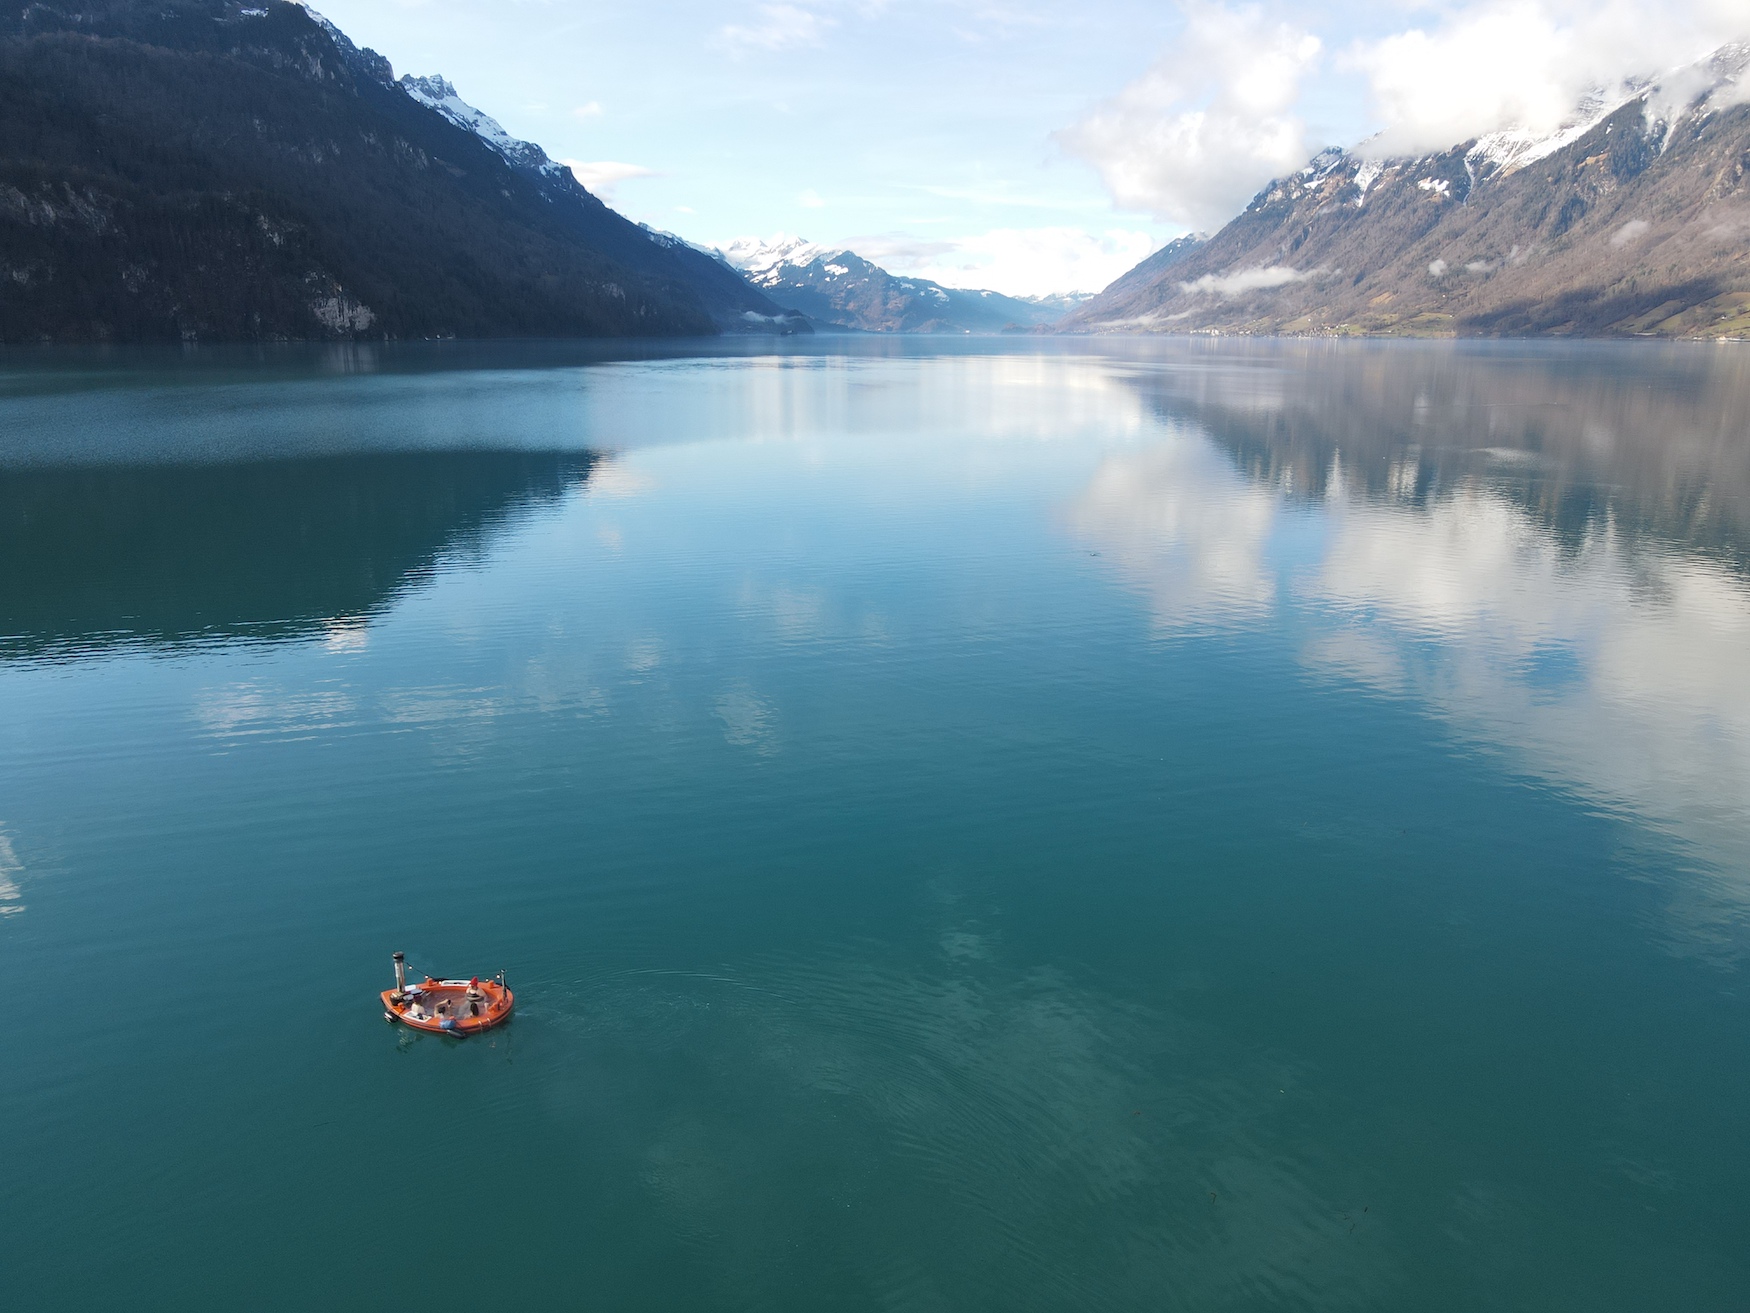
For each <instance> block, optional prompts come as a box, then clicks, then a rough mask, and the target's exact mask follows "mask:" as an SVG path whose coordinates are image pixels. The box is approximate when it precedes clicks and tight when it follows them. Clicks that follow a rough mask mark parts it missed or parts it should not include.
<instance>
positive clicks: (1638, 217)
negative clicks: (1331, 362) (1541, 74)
mask: <svg viewBox="0 0 1750 1313" xmlns="http://www.w3.org/2000/svg"><path fill="white" fill-rule="evenodd" d="M1747 66H1750V46H1741V45H1732V46H1726V47H1723V48H1721V49H1720V50H1719V51H1717V52H1716V53H1715V54H1714V55H1713V56H1711V57H1710V58H1709V59H1707V60H1705V61H1703V62H1702V63H1700V64H1697V65H1695V66H1693V67H1690V68H1685V69H1682V70H1678V71H1676V72H1674V73H1672V74H1670V75H1668V76H1667V77H1665V78H1662V79H1660V80H1658V81H1656V82H1653V83H1650V84H1646V85H1642V86H1640V87H1638V88H1629V89H1628V90H1627V91H1626V92H1625V94H1624V95H1622V96H1621V97H1616V98H1601V97H1595V98H1593V99H1591V100H1589V101H1587V102H1585V103H1583V104H1581V105H1579V106H1577V107H1576V108H1575V111H1574V113H1573V115H1572V116H1571V118H1570V120H1569V121H1568V122H1567V123H1566V124H1564V125H1563V126H1562V127H1561V128H1560V129H1559V130H1558V131H1556V132H1554V133H1546V134H1534V133H1528V132H1522V131H1503V132H1496V133H1493V134H1490V135H1488V136H1485V137H1481V138H1475V139H1472V140H1469V141H1465V142H1461V143H1457V144H1455V145H1453V146H1452V147H1450V148H1449V149H1447V150H1444V151H1441V152H1437V153H1434V154H1430V155H1423V156H1419V157H1416V158H1383V159H1376V158H1371V157H1370V155H1369V153H1368V152H1367V150H1366V148H1365V144H1364V146H1363V147H1362V148H1360V149H1358V150H1356V151H1340V150H1328V151H1325V152H1323V153H1321V154H1320V155H1318V156H1317V157H1315V158H1314V159H1313V160H1312V161H1311V162H1310V163H1309V164H1308V165H1307V166H1306V167H1305V168H1304V169H1302V170H1300V171H1299V172H1298V173H1295V174H1292V175H1290V176H1288V177H1285V178H1279V179H1277V180H1276V181H1274V182H1272V183H1270V184H1269V185H1268V186H1267V187H1265V188H1264V190H1263V191H1261V192H1260V193H1259V194H1258V195H1257V197H1256V198H1255V199H1254V200H1253V201H1252V203H1251V204H1250V205H1249V206H1247V207H1246V209H1245V211H1244V213H1242V214H1241V215H1239V216H1238V217H1237V218H1235V219H1234V220H1233V221H1232V222H1231V223H1229V224H1227V225H1226V226H1225V227H1224V228H1222V229H1221V231H1219V232H1218V233H1216V234H1215V235H1214V236H1213V237H1211V238H1209V239H1208V240H1207V241H1197V240H1196V239H1184V241H1183V243H1182V244H1180V243H1175V244H1172V245H1169V246H1168V247H1166V248H1163V250H1162V251H1160V252H1157V253H1156V254H1155V255H1153V256H1151V257H1150V258H1149V259H1148V260H1146V261H1144V262H1143V263H1142V264H1140V265H1138V266H1137V267H1136V268H1135V269H1133V270H1132V271H1131V272H1130V273H1128V274H1126V275H1125V276H1124V277H1122V278H1120V279H1118V280H1117V281H1116V282H1114V283H1113V284H1112V285H1111V286H1110V287H1108V288H1106V289H1105V290H1104V291H1103V292H1101V293H1100V295H1099V296H1097V297H1095V298H1093V299H1092V300H1090V301H1089V302H1087V303H1086V304H1085V305H1083V306H1082V307H1080V308H1079V309H1078V310H1076V311H1074V312H1073V313H1072V314H1071V315H1070V316H1069V317H1068V318H1067V319H1066V320H1065V321H1064V324H1063V327H1064V328H1066V329H1068V330H1070V331H1083V332H1088V331H1092V332H1223V333H1288V334H1296V333H1313V334H1349V333H1372V334H1385V335H1413V336H1430V335H1451V334H1460V335H1555V336H1559V335H1608V336H1620V335H1642V336H1655V337H1719V336H1738V335H1744V334H1750V104H1745V103H1743V90H1744V86H1745V83H1744V81H1743V79H1744V78H1745V76H1746V70H1747Z"/></svg>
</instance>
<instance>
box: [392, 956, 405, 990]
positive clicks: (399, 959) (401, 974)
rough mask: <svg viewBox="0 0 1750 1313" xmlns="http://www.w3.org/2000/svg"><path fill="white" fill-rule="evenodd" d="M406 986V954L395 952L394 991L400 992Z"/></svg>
mask: <svg viewBox="0 0 1750 1313" xmlns="http://www.w3.org/2000/svg"><path fill="white" fill-rule="evenodd" d="M406 988H407V955H406V954H405V953H397V954H395V992H396V993H397V994H399V993H401V992H402V991H403V990H405V989H406Z"/></svg>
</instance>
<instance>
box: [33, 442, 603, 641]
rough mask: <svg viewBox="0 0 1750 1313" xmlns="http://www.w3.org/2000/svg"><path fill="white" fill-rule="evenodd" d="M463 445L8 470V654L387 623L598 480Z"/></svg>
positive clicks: (585, 472) (568, 460)
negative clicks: (442, 576)
mask: <svg viewBox="0 0 1750 1313" xmlns="http://www.w3.org/2000/svg"><path fill="white" fill-rule="evenodd" d="M596 460H597V457H596V456H594V455H593V454H590V453H581V454H580V453H564V454H560V453H551V452H509V451H461V452H457V451H450V452H427V453H395V454H376V455H355V456H335V457H321V458H310V459H298V460H274V461H255V462H250V463H246V464H229V465H155V466H137V465H136V466H87V467H79V468H64V467H63V468H47V469H5V470H0V659H4V658H14V659H16V658H33V657H49V658H76V657H80V656H89V655H94V654H102V653H104V652H108V651H112V650H116V649H119V648H126V647H144V648H148V649H151V648H162V649H176V648H182V647H185V646H188V645H192V644H200V643H206V642H214V641H225V640H238V639H242V640H257V641H276V640H278V641H283V640H289V639H297V638H302V637H306V636H309V635H312V634H316V633H320V632H322V631H323V628H324V626H325V625H327V624H331V623H332V622H334V621H336V620H344V619H346V618H356V617H363V616H369V615H372V614H375V613H378V612H381V611H382V610H384V609H385V608H386V607H388V606H389V605H391V604H392V603H393V601H394V600H395V598H396V597H397V596H398V595H399V594H401V593H402V592H404V591H405V590H406V589H407V588H409V587H411V586H414V585H415V584H416V583H417V582H418V581H419V580H420V579H421V578H423V577H426V576H428V575H429V573H430V571H431V570H432V568H433V566H434V564H435V563H436V562H437V561H438V560H439V559H440V558H441V557H444V556H447V555H450V554H453V553H457V552H464V553H465V552H479V551H482V550H484V549H485V547H486V545H487V543H488V542H489V541H490V539H491V538H492V536H493V535H494V533H495V532H497V531H499V530H501V529H502V528H503V527H504V526H505V525H506V523H507V522H509V521H511V520H512V519H514V518H515V517H517V516H518V515H519V514H520V513H522V512H524V511H526V510H527V509H529V508H531V507H534V506H539V505H541V504H544V503H551V502H552V501H554V500H556V499H557V498H559V497H560V496H561V495H562V494H563V493H564V492H565V491H566V490H567V489H569V488H573V487H576V486H578V485H579V484H581V483H582V482H584V481H585V480H587V479H588V478H589V475H590V472H591V470H592V469H593V467H594V465H595V462H596Z"/></svg>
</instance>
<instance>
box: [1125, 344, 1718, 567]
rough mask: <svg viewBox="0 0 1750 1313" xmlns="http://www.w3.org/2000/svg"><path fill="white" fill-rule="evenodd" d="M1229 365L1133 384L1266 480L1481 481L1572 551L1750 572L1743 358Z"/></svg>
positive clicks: (1365, 484) (1610, 352) (1423, 353)
mask: <svg viewBox="0 0 1750 1313" xmlns="http://www.w3.org/2000/svg"><path fill="white" fill-rule="evenodd" d="M1236 352H1237V353H1238V355H1237V359H1236ZM1222 366H1223V367H1222V368H1220V369H1216V370H1197V371H1176V370H1167V371H1159V372H1154V371H1148V372H1139V373H1138V374H1136V375H1135V376H1134V377H1133V379H1132V382H1133V384H1134V385H1135V386H1136V387H1137V388H1139V389H1140V390H1141V391H1142V392H1143V393H1144V394H1145V396H1146V398H1147V400H1148V402H1149V404H1150V406H1151V407H1152V408H1153V409H1154V410H1155V412H1156V413H1157V414H1159V415H1161V416H1162V417H1163V418H1168V419H1181V420H1190V421H1193V422H1195V423H1196V424H1197V425H1199V426H1200V427H1202V428H1203V429H1205V430H1207V431H1208V433H1209V434H1210V435H1211V436H1212V437H1214V439H1215V440H1216V441H1217V442H1219V443H1220V444H1221V445H1222V446H1223V447H1225V448H1226V449H1227V450H1228V452H1229V453H1230V454H1231V456H1232V458H1233V460H1234V462H1235V464H1236V465H1238V466H1239V467H1240V468H1241V469H1242V470H1244V471H1245V472H1246V474H1247V475H1248V476H1249V477H1251V478H1253V479H1256V480H1259V481H1261V482H1268V483H1271V484H1273V485H1276V486H1281V487H1286V488H1289V489H1291V490H1292V492H1293V493H1294V494H1295V495H1297V496H1304V497H1308V498H1322V497H1324V496H1325V495H1326V494H1327V492H1328V491H1330V488H1331V485H1332V482H1333V480H1336V479H1338V478H1340V479H1341V480H1342V483H1343V486H1344V487H1345V489H1347V490H1348V491H1349V492H1350V493H1351V494H1356V493H1359V494H1361V495H1365V496H1368V497H1372V498H1380V499H1391V500H1394V501H1399V502H1408V503H1412V504H1426V503H1427V502H1428V501H1429V500H1430V499H1432V498H1434V497H1437V496H1439V495H1442V494H1443V493H1445V492H1449V491H1451V490H1452V489H1453V488H1455V487H1457V486H1459V485H1460V484H1463V483H1466V482H1470V483H1475V482H1477V481H1481V482H1483V483H1485V484H1487V486H1489V487H1490V488H1491V489H1492V490H1494V491H1496V492H1499V493H1501V494H1503V495H1505V496H1507V497H1509V498H1511V499H1512V500H1513V501H1514V502H1516V503H1518V504H1519V505H1521V506H1523V507H1524V508H1525V509H1526V510H1527V511H1528V512H1529V513H1530V514H1531V515H1532V516H1533V517H1534V518H1535V519H1536V520H1537V521H1538V522H1540V523H1542V524H1543V525H1545V526H1546V527H1548V528H1550V529H1551V530H1553V531H1554V532H1555V533H1556V534H1557V535H1558V536H1559V537H1560V538H1561V539H1562V540H1563V541H1564V542H1567V543H1568V544H1570V545H1571V546H1573V547H1578V546H1579V544H1580V543H1581V542H1582V541H1583V540H1584V539H1585V538H1586V537H1587V535H1589V534H1591V533H1592V532H1594V531H1596V530H1598V529H1599V528H1601V527H1608V528H1609V530H1610V531H1611V532H1613V533H1617V534H1622V535H1627V536H1629V537H1641V538H1648V539H1656V540H1658V541H1660V542H1663V543H1666V544H1671V545H1675V546H1681V547H1683V548H1685V549H1690V550H1699V551H1702V552H1706V553H1708V554H1710V555H1714V556H1717V557H1720V558H1722V559H1724V560H1726V561H1729V562H1730V563H1731V564H1732V565H1733V566H1734V568H1736V569H1738V570H1740V571H1747V572H1750V357H1746V356H1744V355H1743V354H1742V353H1738V352H1725V351H1722V350H1720V349H1718V348H1713V347H1681V346H1673V347H1664V348H1653V347H1650V346H1649V347H1641V348H1637V347H1627V346H1611V345H1608V344H1598V345H1596V346H1591V347H1584V348H1578V349H1575V348H1567V349H1560V350H1551V349H1542V348H1529V349H1528V348H1524V347H1521V348H1495V347H1481V346H1479V347H1470V346H1456V345H1454V346H1448V345H1445V344H1412V343H1384V342H1382V343H1378V344H1375V345H1373V346H1371V347H1368V346H1360V345H1358V344H1331V343H1318V342H1271V343H1257V344H1255V345H1251V346H1247V347H1241V346H1240V345H1239V344H1236V343H1233V342H1231V341H1230V342H1228V343H1225V344H1224V348H1223V357H1222Z"/></svg>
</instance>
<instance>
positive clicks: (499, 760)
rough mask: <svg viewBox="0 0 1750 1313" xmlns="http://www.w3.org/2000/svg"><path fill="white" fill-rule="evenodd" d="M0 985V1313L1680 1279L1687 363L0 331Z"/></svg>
mask: <svg viewBox="0 0 1750 1313" xmlns="http://www.w3.org/2000/svg"><path fill="white" fill-rule="evenodd" d="M394 950H404V951H405V952H406V953H407V957H408V962H409V964H410V966H411V967H412V968H413V969H414V971H415V973H416V974H417V973H423V972H426V971H430V972H432V973H435V974H439V975H462V976H467V975H473V974H481V975H485V974H488V973H495V972H497V971H499V970H501V969H502V970H504V971H505V972H506V973H507V976H508V980H509V983H510V985H511V987H512V988H513V989H514V990H515V991H516V994H517V1010H516V1015H515V1017H514V1019H513V1020H512V1021H511V1023H510V1024H508V1025H507V1026H504V1027H502V1028H500V1029H498V1030H496V1031H493V1032H491V1033H490V1034H488V1035H484V1036H479V1037H474V1038H470V1039H466V1040H456V1039H452V1038H449V1037H440V1036H433V1035H421V1034H417V1033H414V1032H411V1031H409V1030H407V1029H405V1028H404V1027H400V1026H395V1025H391V1024H389V1023H387V1022H386V1021H385V1019H384V1017H383V1012H382V1008H381V1006H380V1004H379V1001H378V998H377V993H378V991H380V990H382V989H386V988H388V987H389V986H390V985H391V984H392V976H391V963H390V953H391V952H392V951H394ZM0 963H3V964H4V977H5V982H6V989H7V992H8V995H9V997H8V999H7V1008H6V1016H7V1023H6V1026H5V1033H4V1041H3V1046H0V1054H3V1058H0V1128H3V1135H4V1140H3V1142H0V1143H3V1146H4V1147H3V1151H0V1168H3V1177H4V1181H5V1189H4V1190H3V1191H0V1235H3V1236H4V1237H5V1243H4V1247H3V1255H4V1256H3V1257H0V1283H3V1288H4V1291H5V1303H6V1305H7V1307H9V1308H10V1309H15V1310H38V1309H42V1310H48V1309H72V1308H127V1309H152V1310H157V1309H166V1310H168V1309H176V1310H183V1309H190V1308H250V1309H288V1310H291V1309H297V1310H304V1309H314V1308H328V1309H361V1310H362V1309H381V1308H385V1307H390V1306H395V1307H406V1308H413V1309H421V1310H427V1311H428V1313H429V1311H433V1310H446V1309H463V1308H469V1309H474V1308H505V1309H541V1308H573V1307H579V1308H601V1309H615V1310H624V1309H649V1310H675V1309H732V1308H745V1309H761V1310H823V1309H842V1310H853V1309H871V1310H873V1309H883V1310H948V1309H955V1310H991V1311H992V1313H995V1311H996V1310H1023V1309H1039V1310H1062V1309H1087V1310H1102V1309H1111V1310H1120V1309H1122V1310H1163V1309H1172V1310H1181V1309H1182V1310H1241V1309H1245V1310H1250V1309H1379V1310H1397V1309H1412V1308H1413V1309H1418V1310H1454V1311H1455V1313H1456V1311H1458V1310H1466V1311H1469V1310H1477V1309H1484V1308H1488V1309H1526V1310H1552V1309H1571V1310H1585V1311H1586V1313H1597V1311H1598V1310H1615V1309H1621V1310H1646V1309H1658V1308H1665V1309H1685V1310H1704V1309H1728V1308H1740V1307H1742V1306H1743V1302H1744V1299H1745V1293H1744V1292H1745V1290H1746V1288H1747V1285H1750V1119H1747V1118H1746V1106H1747V1105H1746V1090H1747V1089H1750V988H1747V978H1746V968H1747V966H1750V348H1747V347H1743V346H1732V345H1725V346H1713V345H1705V346H1681V347H1678V346H1673V347H1656V346H1651V345H1643V344H1638V343H1637V344H1590V345H1588V344H1554V345H1551V344H1537V345H1532V344H1490V345H1481V344H1479V345H1460V344H1452V343H1409V342H1397V343H1291V342H1285V343H1268V342H1247V341H1242V340H1233V339H1226V340H1221V339H1210V340H1202V339H1200V340H1180V341H1127V340H1122V339H1113V340H1079V341H1078V340H1072V341H1052V340H1036V339H1026V338H1024V339H1005V340H989V341H978V340H971V341H965V342H961V341H952V342H946V343H943V342H931V341H927V340H915V339H914V340H901V341H895V340H892V339H850V338H843V339H830V338H820V339H815V340H813V341H790V342H785V343H780V344H779V345H777V346H776V347H774V346H773V345H772V344H771V343H769V342H741V343H736V342H723V343H715V344H702V345H701V344H695V345H693V346H690V347H689V346H687V345H685V344H682V345H678V346H677V345H670V346H652V345H643V346H639V345H635V344H634V345H627V344H609V345H607V346H593V347H591V346H568V345H564V344H524V345H515V344H509V345H500V346H493V347H486V346H467V345H457V344H430V345H429V346H416V345H408V346H405V347H401V348H397V349H391V348H386V347H384V348H364V347H357V348H344V349H342V348H337V349H334V350H318V349H310V350H296V349H289V348H288V349H286V350H283V351H277V352H276V351H268V352H251V351H244V350H238V351H232V352H226V351H212V350H203V351H195V352H189V353H165V354H161V355H160V354H154V353H150V352H138V353H127V352H112V353H107V354H105V353H86V354H79V353H47V352H45V353H31V352H28V351H12V352H9V353H8V354H6V355H5V356H3V357H0Z"/></svg>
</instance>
